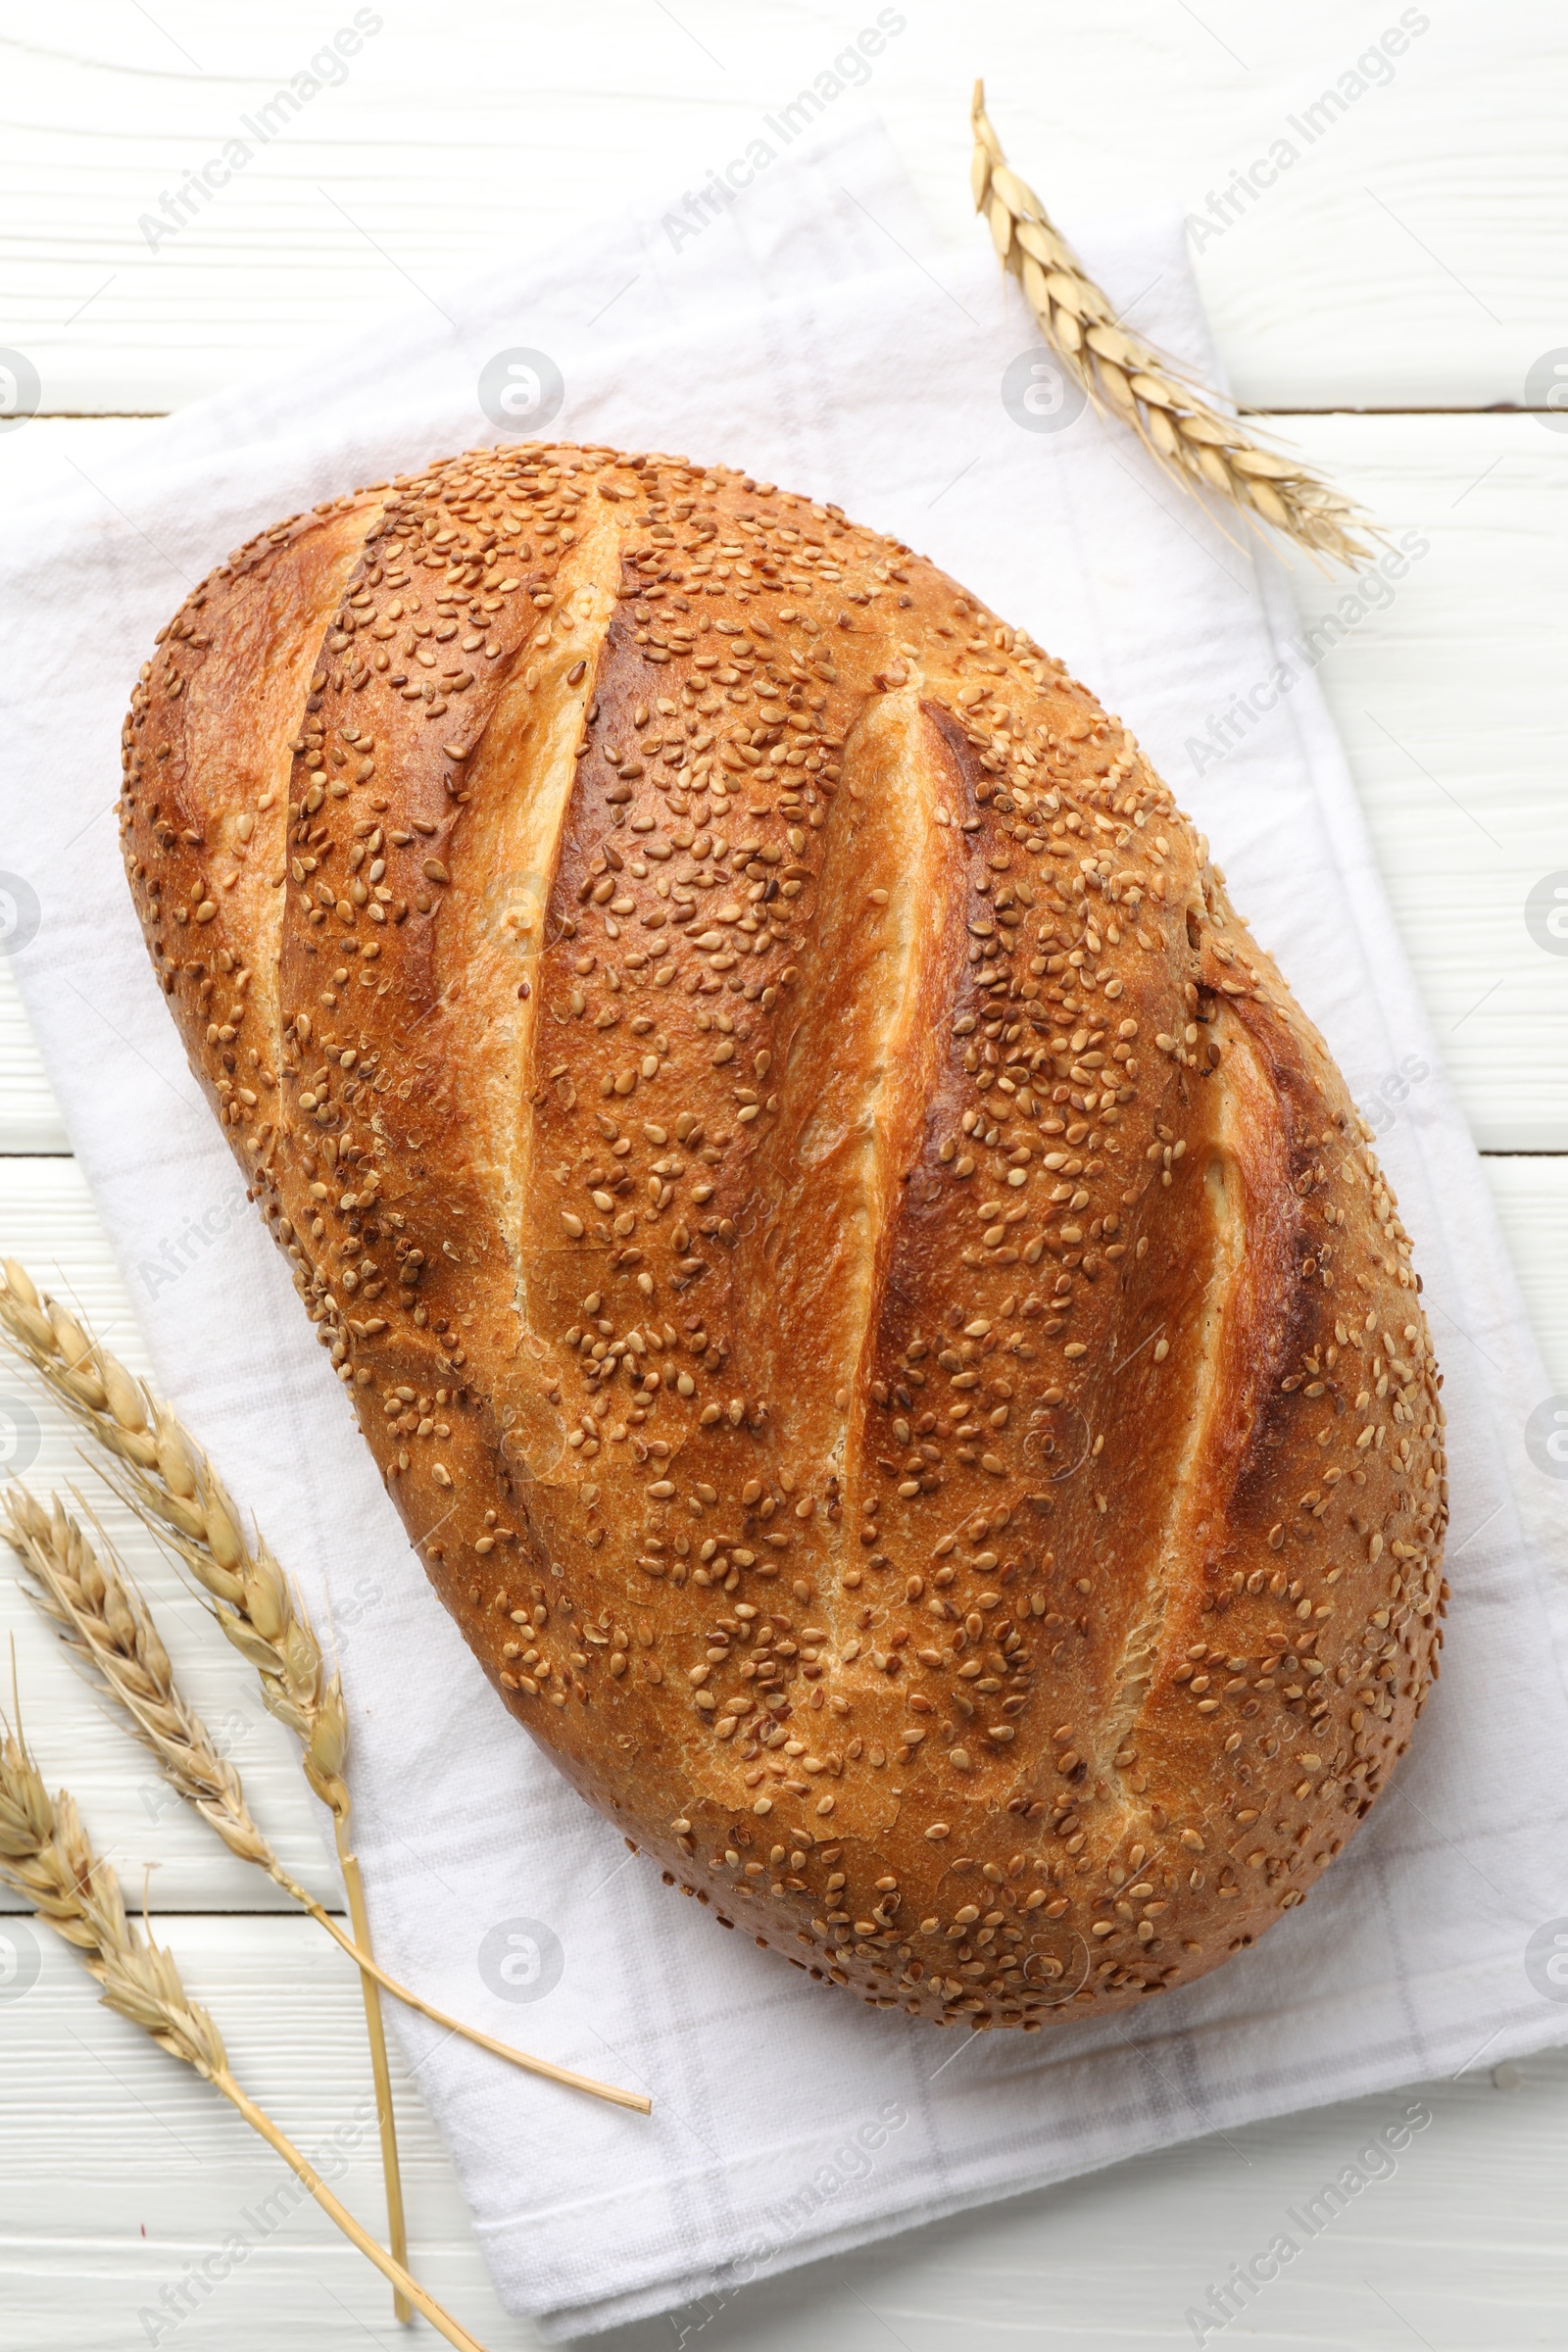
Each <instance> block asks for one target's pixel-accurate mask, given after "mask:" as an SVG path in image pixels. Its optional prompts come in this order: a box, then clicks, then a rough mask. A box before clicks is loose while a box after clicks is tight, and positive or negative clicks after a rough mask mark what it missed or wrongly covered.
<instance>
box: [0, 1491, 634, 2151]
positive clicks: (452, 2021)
mask: <svg viewBox="0 0 1568 2352" xmlns="http://www.w3.org/2000/svg"><path fill="white" fill-rule="evenodd" d="M51 1502H52V1508H51V1509H50V1510H47V1511H46V1510H45V1509H44V1507H43V1505H42V1504H41V1503H40V1502H38V1501H36V1500H35V1499H34V1497H33V1496H32V1495H28V1494H27V1493H26V1491H25V1489H24V1488H20V1487H13V1488H12V1489H11V1490H10V1491H9V1492H8V1493H7V1494H6V1495H5V1496H4V1498H3V1502H0V1510H3V1513H4V1525H3V1533H4V1535H5V1538H6V1540H7V1541H8V1542H9V1544H10V1545H11V1548H12V1549H13V1551H14V1552H15V1553H16V1554H17V1557H18V1559H19V1560H20V1561H21V1563H22V1566H23V1568H24V1570H25V1578H24V1580H23V1584H24V1590H25V1592H26V1593H27V1595H28V1597H29V1599H31V1600H32V1602H33V1603H34V1605H35V1606H36V1608H37V1609H38V1610H39V1612H40V1614H41V1615H43V1616H44V1617H46V1618H47V1619H48V1620H49V1621H50V1623H51V1624H53V1625H54V1626H55V1628H56V1629H57V1631H58V1632H59V1634H60V1637H61V1640H62V1641H63V1642H65V1644H66V1646H67V1647H68V1648H69V1649H70V1650H71V1652H72V1654H73V1657H74V1658H75V1659H76V1660H77V1661H78V1663H79V1664H80V1665H81V1666H82V1668H83V1670H84V1671H85V1672H86V1673H87V1674H88V1676H89V1677H90V1678H91V1679H92V1680H93V1681H94V1682H95V1683H96V1684H97V1685H98V1687H99V1689H100V1690H102V1691H103V1692H104V1694H105V1695H106V1696H107V1697H108V1698H109V1699H110V1700H112V1701H113V1702H114V1704H115V1706H116V1708H117V1710H118V1711H119V1713H120V1714H121V1715H122V1717H123V1720H124V1722H125V1723H126V1725H127V1727H128V1728H129V1730H130V1731H131V1733H132V1734H133V1736H134V1737H135V1738H136V1739H137V1740H139V1741H140V1742H141V1744H142V1746H143V1747H146V1748H148V1749H150V1750H151V1752H152V1754H153V1755H154V1756H155V1757H156V1758H157V1760H158V1763H159V1765H160V1767H161V1768H162V1770H163V1773H164V1777H165V1778H166V1779H167V1780H168V1782H169V1783H170V1785H171V1787H172V1788H173V1789H177V1790H178V1792H179V1794H180V1795H181V1796H182V1797H184V1798H185V1800H186V1801H187V1803H189V1804H192V1805H194V1806H195V1808H196V1810H197V1812H198V1813H200V1814H201V1816H202V1818H203V1820H204V1821H207V1822H209V1823H210V1824H211V1826H212V1827H213V1829H215V1830H216V1831H217V1833H218V1835H219V1837H220V1838H222V1840H223V1843H224V1844H225V1845H226V1846H227V1847H228V1849H229V1851H230V1853H233V1854H237V1855H238V1857H239V1859H240V1860H241V1861H242V1862H252V1863H255V1864H256V1865H257V1867H258V1868H259V1869H262V1870H265V1871H266V1872H267V1874H268V1876H269V1878H270V1879H271V1880H272V1881H273V1883H274V1884H275V1885H276V1886H278V1887H281V1888H282V1890H283V1892H284V1893H285V1894H286V1895H288V1896H289V1897H290V1898H291V1900H293V1901H294V1902H296V1903H298V1904H299V1905H300V1907H301V1909H302V1910H305V1911H308V1912H309V1913H310V1915H311V1917H312V1918H313V1919H314V1920H315V1921H316V1922H317V1923H318V1925H319V1926H320V1927H322V1928H324V1929H325V1931H326V1933H327V1935H328V1936H331V1937H332V1940H333V1941H334V1942H335V1943H336V1944H337V1945H338V1946H339V1947H340V1949H341V1950H342V1951H344V1952H346V1953H347V1955H348V1957H349V1958H350V1959H351V1960H353V1961H354V1962H355V1963H356V1965H357V1966H358V1967H360V1968H362V1969H365V1970H367V1971H368V1973H369V1975H370V1976H372V1977H373V1978H374V1979H375V1981H376V1983H377V1984H378V1985H381V1987H382V1988H383V1990H385V1991H387V1992H389V1993H391V1994H392V1996H393V1997H394V1999H396V2000H400V2001H402V2002H403V2003H404V2004H405V2005H406V2006H407V2007H409V2008H411V2009H416V2010H417V2011H418V2013H419V2015H420V2016H421V2017H427V2018H428V2019H429V2020H430V2022H431V2024H432V2025H437V2026H442V2027H444V2028H445V2029H446V2030H447V2031H448V2032H449V2033H453V2034H462V2035H463V2037H464V2039H465V2040H466V2041H471V2042H474V2043H476V2044H477V2046H478V2047H479V2048H480V2049H482V2050H489V2051H492V2052H493V2053H494V2055H495V2056H496V2057H498V2058H505V2059H507V2060H508V2061H509V2062H510V2063H511V2064H512V2065H513V2066H517V2067H521V2068H522V2069H523V2070H524V2071H525V2072H526V2073H529V2074H535V2075H542V2076H544V2077H545V2078H546V2079H547V2080H548V2081H550V2082H561V2083H564V2084H565V2085H566V2086H567V2088H569V2089H573V2090H586V2091H588V2092H590V2093H591V2094H592V2095H593V2096H594V2097H595V2098H601V2099H607V2100H609V2101H610V2102H611V2103H612V2104H613V2105H615V2106H619V2107H630V2108H633V2109H635V2110H636V2111H637V2112H638V2113H640V2114H643V2115H646V2114H648V2113H649V2112H650V2109H651V2105H652V2102H651V2101H650V2100H649V2099H648V2098H646V2097H645V2096H644V2095H643V2094H642V2093H641V2092H639V2091H629V2090H618V2089H616V2088H614V2087H613V2085H612V2084H610V2083H607V2082H595V2081H594V2080H593V2078H592V2077H591V2076H587V2075H578V2074H573V2073H572V2072H571V2071H570V2070H569V2069H567V2068H565V2067H561V2066H553V2065H552V2064H551V2063H550V2061H549V2060H548V2059H544V2058H535V2057H532V2056H531V2055H530V2054H529V2053H528V2052H527V2051H525V2050H517V2049H514V2048H513V2047H512V2046H511V2044H510V2043H508V2042H504V2041H497V2040H495V2039H494V2038H493V2037H492V2036H491V2035H490V2034H481V2033H480V2032H479V2031H478V2030H477V2028H475V2027H472V2026H466V2025H464V2024H463V2023H462V2022H461V2020H459V2019H458V2018H455V2017H449V2016H448V2015H447V2014H446V2012H445V2010H442V2009H437V2008H436V2007H435V2006H434V2005H433V2003H431V2002H429V2001H426V2000H423V1999H421V1997H420V1996H419V1994H417V1993H416V1992H411V1991H410V1990H409V1988H408V1986H407V1985H400V1984H399V1983H398V1981H397V1979H396V1978H395V1977H393V1976H389V1975H388V1974H387V1972H386V1970H385V1969H383V1968H382V1967H381V1966H380V1965H379V1963H378V1962H377V1961H375V1960H374V1959H372V1958H371V1957H370V1955H369V1954H368V1953H367V1952H364V1951H362V1950H361V1948H360V1946H359V1945H358V1944H357V1943H355V1942H354V1941H353V1940H352V1939H351V1938H350V1937H349V1936H345V1935H344V1933H343V1931H342V1929H341V1928H340V1927H339V1926H338V1924H337V1921H336V1920H335V1919H333V1917H332V1915H331V1913H330V1912H328V1911H325V1910H323V1909H322V1907H321V1905H320V1904H319V1902H317V1901H316V1899H315V1897H314V1896H313V1895H312V1894H310V1893H309V1892H308V1891H307V1889H306V1888H305V1887H302V1886H301V1885H300V1884H299V1882H298V1880H297V1879H295V1878H294V1877H292V1875H291V1874H290V1873H289V1872H288V1871H287V1870H286V1869H285V1868H284V1866H283V1864H282V1862H281V1861H280V1860H279V1858H278V1856H277V1854H276V1853H275V1852H274V1851H273V1848H272V1847H271V1845H270V1843H269V1841H268V1839H267V1838H266V1836H265V1835H264V1833H263V1832H262V1830H261V1829H260V1828H259V1827H258V1825H257V1823H256V1821H255V1819H254V1818H253V1816H252V1814H251V1812H250V1809H249V1807H248V1806H247V1804H246V1802H245V1793H244V1790H243V1789H242V1787H241V1785H240V1779H239V1775H238V1773H237V1772H236V1771H235V1769H234V1767H233V1765H232V1764H230V1763H228V1762H227V1761H226V1760H225V1759H224V1758H223V1757H221V1755H220V1754H219V1753H218V1750H217V1747H216V1746H215V1744H214V1742H213V1739H212V1735H211V1733H210V1732H209V1731H208V1729H207V1727H206V1725H205V1724H204V1723H203V1722H202V1719H201V1717H200V1716H199V1715H198V1714H197V1713H196V1710H195V1709H194V1707H192V1706H191V1705H190V1704H189V1702H188V1701H187V1699H186V1698H185V1696H184V1694H183V1693H182V1691H180V1689H179V1686H178V1684H177V1683H176V1682H175V1680H174V1673H173V1668H172V1666H171V1664H170V1660H169V1652H168V1650H167V1649H166V1648H165V1646H164V1643H163V1641H162V1639H161V1638H160V1636H159V1632H158V1628H157V1625H156V1623H155V1622H154V1619H153V1615H152V1611H151V1609H150V1608H149V1606H148V1604H147V1601H146V1598H145V1596H144V1595H143V1593H141V1592H140V1591H139V1590H138V1589H137V1586H136V1584H135V1582H134V1580H133V1579H132V1578H131V1576H130V1574H129V1572H128V1571H127V1570H126V1568H125V1567H124V1565H123V1562H122V1561H120V1560H119V1559H118V1558H117V1557H116V1555H115V1552H114V1549H113V1547H112V1546H111V1545H110V1544H108V1543H107V1542H106V1541H105V1540H104V1537H103V1533H102V1530H101V1529H100V1530H99V1531H98V1534H99V1542H98V1544H97V1545H96V1546H95V1545H93V1544H90V1543H89V1542H88V1540H87V1537H86V1535H85V1534H84V1532H83V1530H82V1528H81V1527H80V1525H79V1524H78V1523H77V1521H76V1520H74V1519H73V1518H72V1516H71V1514H70V1513H69V1512H68V1511H67V1510H66V1508H65V1506H64V1504H63V1503H62V1502H61V1500H60V1498H59V1496H58V1495H55V1496H53V1497H51Z"/></svg>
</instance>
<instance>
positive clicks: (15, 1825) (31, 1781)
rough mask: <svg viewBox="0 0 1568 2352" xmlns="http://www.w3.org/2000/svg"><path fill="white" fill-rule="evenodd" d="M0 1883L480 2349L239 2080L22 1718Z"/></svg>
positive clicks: (6, 1736) (413, 2300)
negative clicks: (35, 1750)
mask: <svg viewBox="0 0 1568 2352" xmlns="http://www.w3.org/2000/svg"><path fill="white" fill-rule="evenodd" d="M0 1884H4V1885H5V1886H8V1887H12V1888H14V1890H15V1891H16V1892H17V1893H18V1894H20V1895H23V1896H24V1897H25V1899H26V1900H27V1901H28V1902H30V1903H32V1904H33V1905H34V1906H35V1908H36V1910H37V1912H38V1915H39V1917H40V1918H41V1919H44V1920H47V1922H48V1924H49V1925H50V1927H52V1928H53V1929H55V1931H56V1932H57V1934H59V1935H61V1936H64V1937H65V1939H66V1941H67V1942H68V1943H70V1944H73V1946H74V1947H75V1949H76V1951H77V1952H79V1954H80V1955H81V1959H82V1962H83V1964H84V1965H85V1967H86V1968H87V1970H88V1972H89V1974H90V1975H91V1976H93V1977H94V1978H95V1979H96V1980H97V1983H98V1985H99V1987H100V1989H101V1991H102V1994H103V1999H104V2005H105V2007H106V2008H109V2009H113V2010H115V2011H116V2012H117V2013H118V2014H119V2015H120V2016H121V2017H124V2018H128V2019H129V2021H130V2023H131V2024H132V2025H134V2026H139V2027H140V2028H141V2030H142V2032H143V2033H144V2034H151V2036H152V2038H153V2040H154V2041H156V2042H157V2044H158V2046H159V2048H160V2049H163V2050H167V2051H168V2052H169V2054H170V2056H171V2057H172V2058H178V2059H180V2060H182V2061H183V2063H184V2064H185V2065H186V2066H189V2067H193V2068H194V2069H195V2071H196V2073H197V2074H198V2075H200V2076H201V2077H202V2079H203V2081H204V2082H211V2083H212V2085H213V2087H214V2089H215V2090H218V2091H220V2092H221V2094H222V2096H223V2097H224V2098H225V2099H227V2100H228V2102H229V2104H230V2106H232V2107H234V2108H236V2109H237V2110H238V2111H239V2113H240V2114H241V2115H242V2116H243V2117H244V2118H245V2121H246V2122H247V2123H248V2124H249V2125H250V2126H251V2128H252V2130H253V2131H259V2132H260V2133H261V2135H262V2137H263V2138H264V2139H265V2140H266V2141H267V2142H268V2143H269V2145H270V2146H271V2147H272V2148H274V2149H275V2150H276V2151H277V2153H278V2155H280V2156H281V2157H282V2159H283V2161H284V2163H285V2164H287V2165H288V2166H289V2167H290V2169H291V2170H292V2171H293V2172H294V2173H295V2174H296V2175H297V2176H298V2178H299V2179H300V2180H301V2181H303V2183H304V2185H305V2186H306V2188H308V2189H309V2190H310V2192H311V2195H312V2196H313V2197H314V2198H315V2199H316V2201H317V2203H318V2204H319V2206H320V2207H321V2208H322V2210H323V2211H324V2212H325V2213H327V2214H328V2215H329V2216H330V2217H331V2219H332V2220H333V2221H334V2222H335V2223H336V2224H337V2227H338V2228H339V2229H341V2230H342V2231H343V2233H344V2235H345V2236H346V2237H348V2238H349V2239H351V2240H352V2242H353V2243H354V2244H355V2245H356V2246H358V2247H359V2249H360V2252H361V2253H362V2254H364V2255H366V2256H368V2259H369V2260H370V2261H371V2262H373V2263H374V2264H375V2267H376V2269H377V2270H378V2271H380V2272H381V2274H382V2276H383V2277H384V2278H387V2279H388V2280H389V2282H390V2283H391V2285H392V2288H393V2292H394V2296H395V2297H396V2299H397V2301H398V2302H399V2304H401V2305H405V2306H407V2307H408V2308H409V2309H410V2311H411V2312H412V2311H416V2310H417V2311H420V2312H422V2313H423V2315H424V2317H425V2318H426V2319H427V2320H428V2321H429V2322H430V2325H431V2326H432V2327H436V2328H439V2330H440V2332H441V2333H442V2334H443V2335H444V2336H445V2337H446V2339H447V2342H448V2343H449V2344H453V2345H456V2346H457V2352H484V2348H483V2346H482V2345H481V2344H480V2343H479V2342H478V2341H477V2339H476V2338H475V2337H473V2336H471V2335H470V2334H469V2333H468V2331H467V2329H466V2327H462V2326H460V2324H459V2323H458V2321H456V2320H455V2319H454V2318H453V2317H452V2315H451V2313H450V2312H448V2311H446V2310H444V2309H443V2307H442V2306H441V2305H440V2304H439V2303H438V2302H437V2301H436V2300H435V2298H434V2296H433V2295H430V2294H427V2293H426V2292H425V2290H424V2288H423V2287H422V2286H420V2284H419V2282H418V2280H417V2278H412V2277H411V2276H410V2274H409V2271H408V2269H407V2267H406V2266H405V2265H404V2264H403V2263H401V2262H399V2261H397V2260H395V2259H394V2257H393V2256H392V2255H390V2254H388V2253H386V2252H385V2251H384V2250H383V2248H382V2247H380V2246H378V2245H377V2244H376V2242H375V2240H374V2238H373V2237H371V2236H370V2234H369V2232H368V2230H366V2229H364V2228H362V2226H361V2225H360V2223H358V2222H357V2221H356V2220H355V2218H354V2216H353V2214H351V2213H350V2212H349V2211H348V2209H347V2207H346V2206H344V2205H342V2204H340V2203H339V2201H338V2199H337V2198H336V2197H335V2196H334V2195H333V2194H332V2191H331V2190H330V2189H329V2188H328V2187H327V2185H326V2183H325V2182H324V2181H323V2180H321V2178H320V2176H319V2173H318V2172H317V2171H316V2168H315V2166H314V2165H312V2164H311V2162H310V2160H309V2159H308V2158H307V2157H306V2156H304V2155H302V2154H301V2152H300V2150H299V2149H298V2148H296V2147H295V2145H294V2144H293V2142H292V2140H290V2139H288V2138H286V2137H285V2136H284V2134H283V2133H282V2132H281V2131H279V2130H278V2128H277V2126H276V2124H274V2123H273V2122H272V2120H271V2118H270V2116H269V2115H267V2114H266V2113H265V2112H264V2111H263V2109H261V2108H260V2107H258V2106H257V2105H256V2103H255V2101H254V2100H253V2099H251V2098H249V2097H248V2096H247V2094H246V2093H245V2091H244V2090H242V2089H241V2087H240V2085H239V2083H238V2082H236V2081H235V2079H234V2077H233V2075H232V2074H231V2073H230V2071H229V2065H228V2053H227V2051H226V2050H225V2049H224V2047H223V2039H222V2035H221V2034H220V2033H219V2031H218V2028H217V2026H216V2025H215V2024H214V2023H213V2020H212V2019H211V2018H210V2017H209V2016H208V2014H207V2012H206V2010H205V2009H203V2008H202V2007H201V2006H200V2005H199V2003H197V2002H195V2001H193V2000H192V1999H191V1998H190V1996H189V1994H188V1993H187V1992H186V1990H185V1987H184V1985H182V1984H181V1982H180V1977H179V1971H178V1969H177V1968H176V1967H175V1965H174V1961H173V1957H172V1954H171V1953H169V1952H167V1951H164V1950H162V1949H160V1947H159V1946H158V1945H157V1944H156V1943H154V1942H153V1941H152V1940H151V1938H150V1937H148V1936H146V1935H145V1934H143V1933H140V1932H138V1930H137V1929H136V1928H135V1927H134V1926H133V1925H132V1923H131V1922H130V1920H128V1919H127V1918H126V1916H125V1905H124V1900H123V1896H122V1894H121V1891H120V1882H119V1881H118V1879H117V1878H116V1877H115V1874H114V1872H113V1871H112V1870H111V1869H110V1867H109V1865H108V1863H107V1862H105V1861H104V1860H103V1859H102V1858H101V1857H100V1856H99V1855H97V1854H95V1853H94V1851H93V1849H92V1847H91V1845H90V1844H89V1843H88V1841H87V1837H86V1833H85V1832H84V1831H83V1829H82V1826H81V1819H80V1816H79V1814H78V1813H77V1811H76V1807H75V1804H74V1802H73V1799H72V1798H71V1797H70V1796H69V1795H68V1794H67V1793H66V1792H65V1791H64V1790H63V1789H62V1790H61V1792H60V1793H59V1794H58V1795H57V1796H54V1797H51V1796H50V1794H49V1792H48V1790H47V1789H46V1788H45V1787H44V1783H43V1779H42V1777H41V1775H40V1774H39V1772H38V1768H37V1766H36V1765H35V1764H34V1762H33V1760H32V1757H31V1756H30V1754H29V1753H28V1751H27V1748H26V1746H25V1743H24V1740H23V1738H22V1733H21V1729H20V1726H19V1727H18V1729H17V1730H15V1731H13V1730H11V1729H10V1727H6V1729H5V1730H4V1732H3V1733H0Z"/></svg>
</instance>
